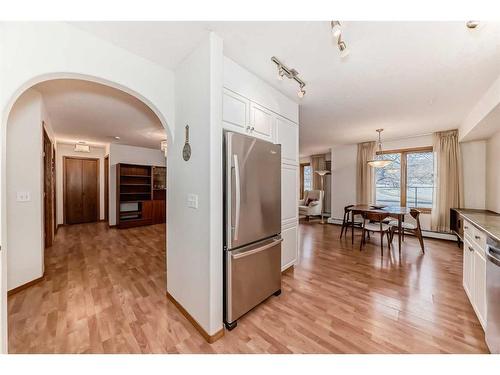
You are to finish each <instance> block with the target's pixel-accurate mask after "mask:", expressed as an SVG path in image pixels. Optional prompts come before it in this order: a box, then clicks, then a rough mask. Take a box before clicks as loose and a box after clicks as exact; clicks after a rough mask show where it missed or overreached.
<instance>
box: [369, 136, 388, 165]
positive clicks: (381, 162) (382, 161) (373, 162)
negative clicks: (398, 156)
mask: <svg viewBox="0 0 500 375" xmlns="http://www.w3.org/2000/svg"><path fill="white" fill-rule="evenodd" d="M383 131H384V129H377V133H378V149H377V152H378V153H379V154H381V152H382V140H381V139H380V133H382V132H383ZM381 155H382V158H381V159H373V160H368V165H370V166H371V167H373V168H384V167H385V166H387V165H389V164H391V163H392V160H391V159H387V158H384V156H383V155H384V154H381Z"/></svg>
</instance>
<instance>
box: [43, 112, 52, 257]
mask: <svg viewBox="0 0 500 375" xmlns="http://www.w3.org/2000/svg"><path fill="white" fill-rule="evenodd" d="M42 144H43V150H42V162H43V168H42V170H43V199H42V201H43V247H44V249H46V248H47V247H50V246H52V244H53V242H54V231H53V225H54V212H53V205H54V197H53V196H52V191H53V188H54V176H53V171H52V166H53V165H52V163H53V160H52V147H53V144H52V141H51V139H50V137H49V135H48V134H47V131H46V130H45V121H42ZM47 145H48V147H46V146H47ZM46 149H50V151H49V152H48V153H47V152H46ZM46 158H49V160H50V166H49V173H48V174H47V169H46V167H47V159H46ZM47 180H49V181H48V182H49V183H48V185H49V188H48V191H46V186H47Z"/></svg>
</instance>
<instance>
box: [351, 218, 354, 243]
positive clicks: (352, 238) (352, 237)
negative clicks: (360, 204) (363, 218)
mask: <svg viewBox="0 0 500 375" xmlns="http://www.w3.org/2000/svg"><path fill="white" fill-rule="evenodd" d="M351 245H354V216H353V220H352V224H351Z"/></svg>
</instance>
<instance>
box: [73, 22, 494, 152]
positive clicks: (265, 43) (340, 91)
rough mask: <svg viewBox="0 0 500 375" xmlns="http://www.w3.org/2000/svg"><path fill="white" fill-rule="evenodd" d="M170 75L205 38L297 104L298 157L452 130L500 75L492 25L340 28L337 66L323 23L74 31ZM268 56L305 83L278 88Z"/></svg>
mask: <svg viewBox="0 0 500 375" xmlns="http://www.w3.org/2000/svg"><path fill="white" fill-rule="evenodd" d="M73 25H77V26H78V27H80V28H82V29H84V30H87V31H89V32H91V33H93V34H95V35H98V36H100V37H103V38H105V39H107V40H109V41H111V42H112V43H114V44H116V45H118V46H121V47H122V48H126V49H128V50H130V51H131V52H134V53H137V54H139V55H142V56H143V57H145V58H147V59H150V60H151V61H154V62H157V63H158V64H161V65H163V66H165V67H167V68H170V69H174V68H175V67H176V66H177V65H178V64H179V63H180V62H181V61H182V59H183V58H184V57H185V56H186V55H187V54H188V53H189V52H190V51H191V50H192V49H193V48H194V47H195V46H196V45H197V44H198V43H200V42H201V40H202V39H203V37H204V35H206V33H207V31H208V30H213V31H215V32H217V34H219V35H220V36H221V37H222V38H223V39H224V54H225V55H226V56H228V57H230V58H232V59H233V60H235V61H236V62H238V63H239V64H241V65H242V66H244V67H246V68H247V69H248V70H250V71H252V72H254V73H255V74H257V75H258V76H260V77H262V78H263V79H264V80H266V81H267V82H268V83H270V84H271V85H273V86H274V87H276V88H277V89H278V90H280V91H281V92H283V93H284V94H286V95H287V96H289V97H290V98H293V99H294V100H296V101H297V102H298V103H300V107H301V108H300V152H301V154H302V155H310V154H313V153H319V152H325V151H326V150H328V149H329V148H330V147H331V146H332V145H335V144H345V143H357V142H361V141H367V140H374V139H375V137H376V133H375V129H377V128H380V127H381V128H384V129H385V131H384V139H386V140H388V139H398V138H402V137H407V136H414V135H419V134H426V133H430V132H433V131H437V130H445V129H452V128H457V127H458V126H459V125H460V123H461V121H462V120H463V119H464V118H465V116H466V115H467V114H468V112H469V111H470V110H471V108H472V107H473V105H474V104H475V103H476V102H477V101H478V100H479V99H480V97H481V95H482V94H483V93H484V92H485V91H486V89H487V88H488V87H489V86H490V85H491V84H492V83H493V81H494V80H495V79H496V78H497V77H498V76H499V75H500V64H499V63H498V62H499V61H500V23H498V22H496V23H495V22H484V23H482V24H481V25H480V27H479V28H478V29H475V30H469V29H467V28H466V27H465V22H344V23H343V25H344V32H343V37H344V40H345V41H346V43H347V45H348V47H349V50H350V55H349V56H348V57H347V58H345V59H340V57H339V53H338V49H337V47H336V45H335V43H334V42H333V40H332V37H331V34H330V26H329V22H328V21H325V22H319V21H311V22H84V23H73ZM273 55H274V56H277V57H278V58H279V59H281V60H282V61H283V62H284V63H285V64H287V65H289V66H290V67H293V68H295V69H297V70H298V71H299V72H300V77H301V78H303V79H304V80H305V81H306V82H307V86H306V91H307V95H306V96H305V97H304V98H303V99H302V100H299V99H298V98H297V96H296V92H297V85H296V84H295V83H293V82H291V81H289V80H285V81H278V80H277V79H276V69H275V66H274V64H273V63H272V62H271V61H270V57H271V56H273Z"/></svg>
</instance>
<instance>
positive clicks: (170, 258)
mask: <svg viewBox="0 0 500 375" xmlns="http://www.w3.org/2000/svg"><path fill="white" fill-rule="evenodd" d="M222 59H223V55H222V40H221V39H219V38H218V37H217V36H216V35H215V34H212V33H211V34H210V37H209V38H207V39H206V40H204V41H203V43H202V44H201V45H200V46H198V47H197V49H196V50H195V51H193V52H192V53H191V54H190V55H189V56H188V57H187V58H186V59H185V60H184V61H183V62H182V63H181V64H180V65H179V68H178V69H177V70H176V72H175V77H176V86H175V96H176V109H175V111H176V124H177V125H176V130H175V131H176V135H175V136H176V138H177V139H179V138H180V139H183V138H184V125H185V124H189V127H190V143H191V148H192V156H191V159H190V160H189V161H187V162H186V161H184V160H183V159H182V147H183V145H182V143H180V142H178V143H176V144H175V145H173V146H172V148H171V149H170V150H169V159H168V169H167V173H168V181H169V183H168V188H167V197H168V210H167V217H168V219H167V223H168V225H167V228H168V234H167V240H168V244H167V264H168V272H167V287H168V292H169V293H170V295H172V296H173V297H174V298H175V299H176V300H177V301H178V302H179V303H180V304H181V305H182V306H183V307H184V308H185V309H186V310H187V311H188V312H189V314H191V316H192V317H193V318H194V319H195V320H196V321H197V322H198V324H199V325H200V326H201V327H203V329H204V330H205V331H206V332H207V333H208V334H210V335H212V334H215V333H216V332H217V331H219V330H220V329H222V69H223V61H222ZM174 179H175V180H176V181H177V184H175V185H174V186H173V185H171V184H170V182H171V181H173V180H174ZM190 193H191V194H196V195H197V196H198V209H193V208H188V207H187V205H186V199H187V194H190Z"/></svg>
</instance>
